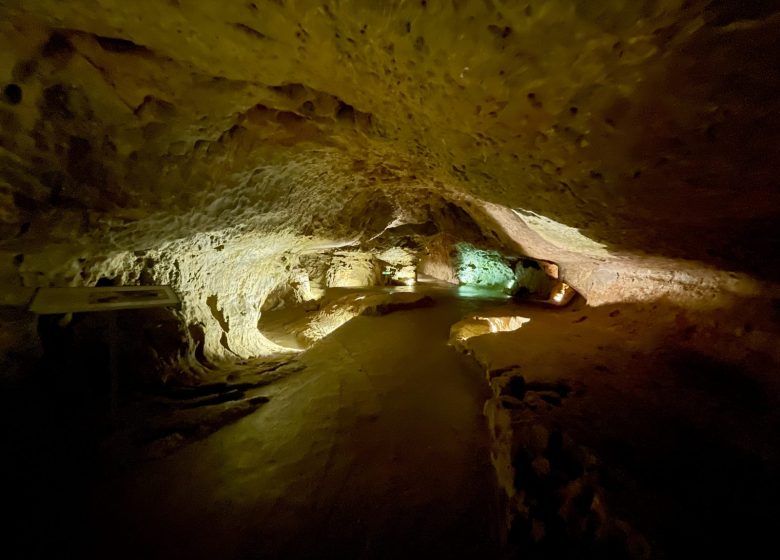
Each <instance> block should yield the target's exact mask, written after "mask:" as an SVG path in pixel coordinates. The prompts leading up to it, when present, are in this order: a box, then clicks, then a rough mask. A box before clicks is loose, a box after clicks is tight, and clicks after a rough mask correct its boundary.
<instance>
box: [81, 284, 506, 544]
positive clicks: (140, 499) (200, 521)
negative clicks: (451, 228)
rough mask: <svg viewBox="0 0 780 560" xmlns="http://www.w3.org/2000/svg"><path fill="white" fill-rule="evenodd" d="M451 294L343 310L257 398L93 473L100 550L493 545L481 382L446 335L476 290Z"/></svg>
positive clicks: (470, 307) (492, 488)
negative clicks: (111, 476)
mask: <svg viewBox="0 0 780 560" xmlns="http://www.w3.org/2000/svg"><path fill="white" fill-rule="evenodd" d="M444 293H445V292H441V294H444ZM453 293H454V292H453V291H449V292H446V294H447V296H446V297H439V298H438V301H437V304H436V305H435V306H434V307H432V308H427V309H419V310H413V311H404V312H396V313H392V314H389V315H386V316H382V317H358V318H356V319H355V320H353V321H351V322H350V323H348V324H347V325H345V326H343V327H342V328H340V329H339V330H337V331H336V332H335V333H333V334H332V335H331V336H330V337H328V338H327V339H325V340H324V341H322V342H321V343H319V344H317V345H316V346H315V347H314V348H312V349H311V350H309V351H308V352H307V353H305V354H304V355H303V357H302V360H303V362H304V363H305V364H306V366H307V367H306V369H305V370H303V371H301V372H300V373H297V374H295V375H292V376H290V377H289V378H287V379H285V380H283V381H281V382H278V383H276V384H275V385H273V386H271V387H269V388H268V392H267V393H266V394H267V395H268V396H269V397H270V402H268V403H267V404H265V405H263V406H262V407H261V408H260V409H259V410H258V411H257V412H255V413H253V414H252V415H250V416H247V417H245V418H243V419H242V420H240V421H238V422H237V423H235V424H233V425H231V426H228V427H226V428H223V429H221V430H219V431H218V432H216V433H214V434H212V435H211V436H210V437H208V438H206V439H204V440H201V441H199V442H196V443H194V444H192V445H190V446H188V447H186V448H185V449H183V450H181V451H179V452H178V453H176V454H174V455H172V456H169V457H167V458H165V459H162V460H159V461H156V462H152V463H148V464H145V465H143V466H141V467H140V468H139V470H138V471H136V472H133V473H132V476H128V477H126V478H122V479H119V480H114V481H112V483H110V484H108V485H107V486H106V487H104V488H102V489H101V492H100V495H99V496H98V499H97V502H98V506H97V510H98V517H99V519H100V524H101V525H102V527H101V529H100V531H99V534H100V535H101V538H100V539H99V542H98V543H97V551H96V552H97V555H98V556H102V557H109V556H111V557H126V558H140V557H143V558H221V559H228V558H249V557H251V558H261V557H263V558H311V557H338V558H405V557H418V556H424V555H427V556H428V557H431V558H491V557H496V555H497V552H498V547H499V541H500V539H501V535H499V532H500V529H499V528H500V526H501V511H502V509H501V505H500V496H499V492H498V491H497V488H496V484H495V474H494V471H493V467H492V466H491V464H490V462H489V453H488V448H489V445H490V441H489V437H488V433H487V430H486V427H485V420H484V417H483V415H482V407H483V403H484V401H485V400H486V398H488V396H489V392H488V390H487V386H486V384H485V383H484V378H483V376H482V374H481V372H480V370H479V368H478V367H476V366H475V364H473V363H472V362H470V361H469V360H468V359H466V358H465V357H463V356H461V355H459V354H458V353H457V352H455V351H454V350H453V349H452V348H451V347H449V346H448V345H447V335H448V331H449V327H450V325H451V324H452V323H454V322H456V321H457V320H458V319H459V318H460V317H461V316H462V315H463V314H465V313H468V312H473V311H475V310H476V309H478V308H479V307H481V306H485V305H486V304H488V303H489V302H487V301H485V300H482V299H478V298H477V299H473V298H457V297H453ZM472 295H473V294H472Z"/></svg>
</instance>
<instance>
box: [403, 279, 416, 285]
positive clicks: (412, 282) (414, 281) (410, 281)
mask: <svg viewBox="0 0 780 560" xmlns="http://www.w3.org/2000/svg"><path fill="white" fill-rule="evenodd" d="M416 283H417V281H416V280H415V279H414V278H406V279H405V280H404V284H406V285H407V286H414V285H415V284H416Z"/></svg>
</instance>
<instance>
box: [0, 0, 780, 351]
mask: <svg viewBox="0 0 780 560" xmlns="http://www.w3.org/2000/svg"><path fill="white" fill-rule="evenodd" d="M776 9H777V6H776V5H775V4H774V3H773V2H767V1H757V2H749V3H738V4H737V3H732V2H724V1H720V0H716V1H709V0H692V1H691V0H686V1H683V0H653V1H649V0H648V1H642V2H628V1H624V0H610V1H606V2H591V1H586V0H550V1H545V2H520V3H516V2H504V1H499V0H490V1H487V2H485V1H481V0H479V1H477V0H474V1H468V0H453V1H444V0H441V1H420V2H405V1H394V2H379V3H378V2H368V1H351V2H350V1H347V2H332V1H321V2H308V1H307V2H286V1H282V0H279V1H270V0H259V1H257V2H230V3H225V2H213V1H211V0H193V1H190V2H186V3H183V2H158V1H156V0H139V1H136V2H116V1H111V0H101V1H100V2H80V1H72V2H53V1H51V0H29V1H23V2H11V3H3V4H2V5H0V89H2V98H1V99H0V124H1V125H2V126H0V201H2V203H1V204H0V236H1V237H2V240H0V251H1V252H2V259H1V260H0V262H2V263H3V264H2V266H3V269H2V271H0V272H2V275H1V276H2V277H3V278H6V277H18V276H21V278H22V281H20V282H14V284H15V285H17V286H18V287H20V288H21V286H28V287H29V286H40V285H47V284H51V283H55V284H81V283H90V282H94V281H96V280H97V279H98V278H100V277H101V276H103V277H108V278H111V277H113V278H118V279H121V280H122V281H135V282H140V283H148V282H166V283H172V284H173V285H174V286H175V287H176V288H177V289H178V290H179V291H180V292H182V294H183V296H184V299H185V305H184V307H183V309H182V320H183V321H185V322H186V323H187V324H188V326H189V327H191V328H192V329H195V330H198V329H200V330H204V331H205V334H204V335H203V337H204V338H205V341H204V342H203V345H204V346H205V349H206V353H207V354H208V355H210V356H212V357H214V358H229V357H235V356H250V355H257V354H267V353H272V352H275V351H279V348H278V347H276V346H275V345H274V344H272V343H270V342H269V341H268V340H267V339H265V338H264V337H263V336H262V334H261V333H259V332H258V331H257V328H256V325H257V320H258V314H259V313H260V309H261V307H262V305H263V303H264V301H265V300H266V298H267V297H268V296H269V295H271V294H277V296H279V297H281V296H280V295H279V287H280V286H285V285H287V284H289V283H294V282H301V281H302V280H301V278H302V276H301V274H302V270H305V267H302V266H299V264H298V263H299V260H300V259H301V258H302V257H305V256H307V255H311V254H316V253H317V252H318V251H322V250H332V249H333V248H335V247H346V246H350V247H353V248H354V247H355V246H356V245H359V244H361V243H363V244H366V243H369V242H370V240H372V239H373V240H382V239H391V238H392V239H393V240H397V239H403V238H404V236H406V237H405V239H407V241H408V240H409V239H413V238H414V237H415V236H417V238H420V237H425V238H427V239H430V236H433V235H441V236H445V237H444V238H446V239H447V240H448V243H449V242H458V241H464V240H465V241H470V242H478V243H480V244H482V245H484V246H486V247H490V246H491V245H492V246H494V247H496V248H501V249H503V250H504V251H507V252H510V253H515V254H517V253H520V254H527V255H530V256H533V257H537V258H544V259H549V260H553V261H556V262H558V263H560V265H561V276H562V279H563V280H565V281H566V282H567V283H569V284H571V285H572V286H574V287H575V288H576V289H577V290H578V291H579V292H580V293H582V294H584V295H585V296H586V297H587V298H588V301H589V302H590V303H592V304H603V303H609V302H614V301H625V300H645V299H655V298H658V297H661V296H665V297H669V298H672V299H677V300H679V301H681V302H686V301H688V302H690V301H693V300H697V301H703V302H705V303H707V304H709V303H713V302H718V301H720V299H719V298H720V295H721V294H722V293H727V294H731V295H735V294H736V295H737V296H742V295H750V294H755V293H757V292H758V291H760V290H761V289H762V286H761V285H760V284H759V283H758V282H757V281H755V280H753V279H751V278H750V277H748V276H745V275H742V274H731V273H730V272H722V270H725V271H739V272H745V273H748V274H750V275H752V276H754V277H756V278H759V279H762V280H767V279H768V280H773V279H776V278H777V277H778V273H780V269H778V267H777V263H776V262H774V260H773V259H771V257H769V259H768V256H771V255H774V254H776V253H777V249H778V244H777V234H776V227H775V224H776V221H777V219H778V217H780V210H779V205H778V202H780V201H779V200H778V197H780V194H779V193H780V191H778V189H777V188H776V187H775V183H776V177H777V175H778V171H779V170H778V162H780V153H778V150H779V149H780V148H779V146H780V127H779V126H778V124H779V123H778V120H779V119H780V110H778V109H780V97H779V96H777V95H776V94H777V91H778V85H780V75H779V74H778V71H777V65H776V60H777V59H778V58H779V57H780V56H779V55H780V42H778V37H779V36H780V33H778V31H780V15H779V14H778V13H777V12H776ZM426 224H432V226H431V228H432V229H431V228H429V230H428V231H423V230H425V227H423V226H425V225H426ZM410 225H413V226H416V227H417V230H416V231H412V232H407V233H406V234H404V233H403V232H398V231H393V230H397V229H398V228H401V227H407V226H410ZM385 248H387V247H385ZM380 249H381V248H380ZM436 254H437V255H441V254H446V249H445V250H444V251H438V252H437V253H436ZM80 259H83V260H80ZM138 259H141V260H142V261H141V262H139V261H138ZM677 259H689V260H688V261H686V262H681V261H679V260H677ZM705 265H706V266H705ZM448 266H450V265H449V264H448V263H447V262H446V260H445V259H442V258H437V259H434V260H432V261H429V262H427V263H423V269H424V270H428V271H436V272H437V275H439V276H440V277H442V278H445V279H447V280H452V278H451V277H450V276H449V270H448ZM129 269H133V270H134V271H135V272H134V273H132V274H131V273H130V272H128V270H129ZM120 272H121V274H120ZM131 276H132V277H131ZM25 294H26V292H22V291H19V292H18V295H17V296H14V297H15V301H17V302H22V303H23V302H24V300H25V297H26V295H25ZM274 297H276V296H274ZM209 302H211V303H209ZM193 344H194V342H193Z"/></svg>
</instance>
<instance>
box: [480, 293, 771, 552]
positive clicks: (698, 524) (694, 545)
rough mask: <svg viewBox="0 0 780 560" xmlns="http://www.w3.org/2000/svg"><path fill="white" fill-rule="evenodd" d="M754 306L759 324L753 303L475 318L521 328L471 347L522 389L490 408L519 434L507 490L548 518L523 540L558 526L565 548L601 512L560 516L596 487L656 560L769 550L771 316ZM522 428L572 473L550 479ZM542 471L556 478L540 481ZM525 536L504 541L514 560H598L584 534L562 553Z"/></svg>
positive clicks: (512, 308)
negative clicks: (511, 319)
mask: <svg viewBox="0 0 780 560" xmlns="http://www.w3.org/2000/svg"><path fill="white" fill-rule="evenodd" d="M759 306H760V307H763V309H764V310H763V311H761V313H763V314H764V319H765V320H763V321H762V320H761V319H759V320H756V314H755V313H754V310H753V309H751V308H750V305H749V304H746V305H745V306H742V307H740V308H738V309H732V310H729V311H727V312H724V311H723V310H721V311H701V312H693V311H686V310H682V309H680V308H676V307H674V306H670V305H666V304H664V303H662V302H657V303H653V304H643V305H639V304H637V305H625V304H624V305H610V306H603V307H598V308H591V307H587V306H585V305H584V304H583V302H581V301H580V302H577V303H576V304H575V305H572V306H571V307H569V308H566V309H562V310H551V309H544V308H540V307H533V306H529V305H514V304H513V305H509V306H503V307H500V308H495V309H493V310H492V311H491V310H485V311H483V314H484V315H487V316H502V315H503V316H511V315H522V316H525V317H527V318H530V321H529V322H528V323H527V324H525V325H523V327H522V328H521V329H519V330H517V331H514V332H505V333H496V334H494V335H487V336H481V337H478V338H474V339H470V340H469V344H468V346H469V350H470V351H471V352H472V353H473V355H474V357H475V358H476V359H477V360H479V361H480V362H481V363H482V365H483V367H484V369H485V370H486V371H488V372H493V373H492V374H491V375H495V376H496V377H495V379H496V380H498V378H500V377H501V376H504V379H507V380H509V379H511V378H512V376H515V377H517V376H520V377H521V378H522V381H519V382H518V381H513V382H511V383H510V384H508V385H506V386H505V387H504V388H503V389H501V390H500V394H499V396H498V397H497V401H499V403H500V404H499V405H498V406H499V410H500V408H501V407H503V408H504V409H511V410H509V413H510V415H511V417H512V419H513V420H512V421H513V422H514V423H515V437H514V451H513V453H514V456H513V459H512V460H513V465H514V467H515V469H516V474H515V476H516V478H515V483H516V485H517V486H518V487H519V488H520V489H523V490H524V491H525V492H526V495H527V496H535V495H541V496H544V497H543V498H540V499H543V500H547V501H549V503H547V504H546V505H545V509H546V510H549V512H552V513H548V512H545V511H541V510H540V509H539V508H537V512H534V510H533V506H532V510H531V518H532V519H529V520H528V521H527V522H528V527H530V526H531V521H535V523H537V524H538V525H539V526H544V527H545V529H546V531H547V534H550V535H553V532H552V527H553V525H554V524H555V523H564V522H565V523H566V524H567V527H568V529H566V530H567V531H574V533H569V536H571V535H572V534H574V535H577V531H579V529H577V527H579V525H578V524H579V523H584V524H585V525H587V523H590V522H591V516H592V515H593V513H594V512H595V510H596V509H602V510H603V508H604V505H605V504H599V507H598V508H597V507H596V504H595V502H594V503H593V504H590V502H589V501H586V502H583V503H584V505H585V507H584V509H583V510H582V513H581V515H573V514H569V517H568V518H567V517H566V516H564V517H561V514H560V513H557V512H563V511H565V509H566V507H564V502H566V499H565V496H566V495H567V494H571V493H572V492H576V491H577V485H578V484H581V483H582V482H586V485H587V483H589V480H590V481H591V482H592V480H593V479H594V478H597V479H598V480H599V483H598V484H597V486H601V490H603V492H604V495H605V496H606V497H607V498H608V503H607V504H606V509H607V510H608V511H609V513H608V515H609V516H613V517H614V518H616V519H621V520H624V521H628V522H629V523H630V524H631V526H632V527H633V528H634V529H637V530H639V531H640V533H642V534H643V535H644V536H645V537H646V538H647V540H648V541H649V543H650V549H651V550H652V551H653V552H652V556H651V557H653V558H655V557H662V558H694V557H724V555H725V557H735V558H744V557H753V556H760V553H762V552H763V551H764V550H767V549H768V548H766V547H767V546H770V545H771V543H773V541H774V538H775V534H776V532H777V529H778V528H780V527H778V522H779V521H778V520H780V508H779V507H778V503H780V502H779V500H780V485H779V484H778V480H777V474H778V473H779V472H780V448H779V447H778V445H777V444H778V441H780V414H779V413H778V404H779V403H780V381H778V378H777V373H778V371H777V361H776V354H777V352H776V348H774V342H773V341H774V340H776V336H777V326H778V322H777V317H771V315H772V310H767V309H766V306H765V302H759ZM773 354H774V357H773ZM520 426H528V427H529V428H530V427H532V426H534V428H533V429H535V430H540V433H549V434H558V436H556V437H558V438H559V439H558V441H559V442H560V441H561V437H560V436H562V440H563V441H568V442H570V443H568V444H566V445H564V447H565V449H564V451H565V453H567V454H568V459H569V462H570V464H569V465H565V468H563V471H565V470H567V468H568V470H570V471H571V472H570V473H569V474H563V473H562V471H558V472H557V474H556V468H555V463H554V461H553V459H552V456H551V451H550V448H549V447H548V448H547V449H544V448H542V449H539V450H538V451H536V453H538V455H535V453H534V452H531V451H528V450H527V448H528V443H529V442H528V440H527V437H526V436H524V435H523V434H522V433H521V431H522V430H521V428H520ZM542 427H543V429H542ZM551 437H552V436H551ZM524 438H526V439H524ZM551 441H552V439H551ZM548 445H549V444H548ZM523 447H525V448H526V449H525V450H523V451H519V449H520V448H523ZM594 456H595V458H597V462H596V463H593V464H595V465H597V467H596V468H594V469H592V470H593V473H592V475H589V474H588V470H589V469H588V468H587V465H586V463H587V462H588V461H589V460H590V459H588V458H589V457H594ZM583 457H584V458H586V459H585V461H584V462H583V461H582V460H581V458H583ZM577 458H579V459H577ZM534 461H536V462H534ZM539 461H542V463H544V464H552V467H553V469H552V470H553V472H552V473H549V474H540V471H539V469H538V468H536V467H537V466H538V465H539V464H541V463H539ZM564 462H565V461H564ZM556 476H559V477H560V479H559V480H554V479H555V477H556ZM589 476H590V477H591V478H590V479H589V478H588V477H589ZM550 485H552V486H550ZM548 486H549V491H548V490H545V488H547V487H548ZM583 496H585V494H582V495H581V496H579V497H580V498H581V497H583ZM569 497H571V496H569ZM592 498H593V494H592V490H591V494H590V495H589V499H592ZM571 503H574V504H576V500H574V501H571V502H570V504H571ZM580 505H582V503H581V504H580ZM567 507H568V506H567ZM559 508H560V509H559ZM602 515H603V514H602ZM525 530H526V529H525V528H523V527H521V528H520V529H519V530H518V531H517V534H511V536H510V538H511V539H513V540H515V544H516V546H517V549H518V550H517V557H522V558H543V557H555V558H558V557H564V558H569V557H571V558H585V557H587V558H590V557H594V558H597V557H600V556H599V554H594V549H589V548H588V547H587V546H584V545H587V542H586V541H585V540H582V538H583V537H582V534H579V535H578V536H576V537H575V538H573V540H570V541H569V544H572V543H574V544H576V545H577V546H580V548H579V549H578V550H572V549H568V550H567V549H566V545H563V546H560V541H561V540H564V539H559V542H558V543H553V542H547V543H545V542H544V539H542V540H541V542H534V541H533V538H529V535H528V534H523V532H524V531H525ZM529 532H530V531H529ZM548 540H549V539H548ZM577 543H578V544H577Z"/></svg>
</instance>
